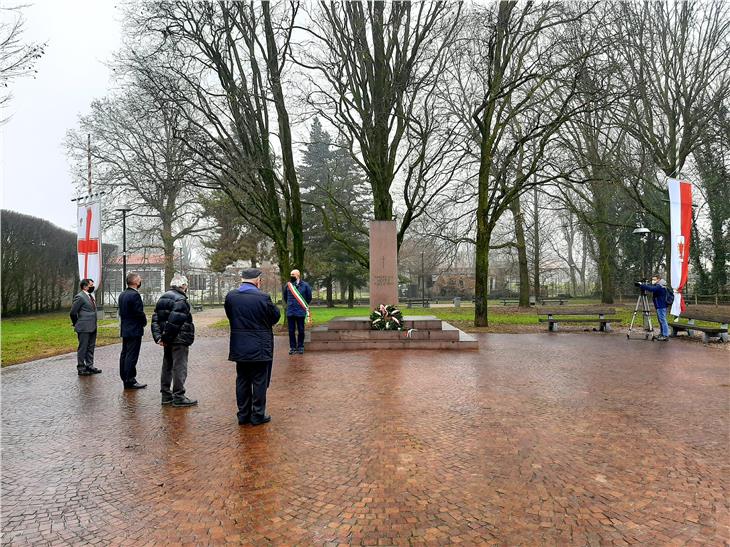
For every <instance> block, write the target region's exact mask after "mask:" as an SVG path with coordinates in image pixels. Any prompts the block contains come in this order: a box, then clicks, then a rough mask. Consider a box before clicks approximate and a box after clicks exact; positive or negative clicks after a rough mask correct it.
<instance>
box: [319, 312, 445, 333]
mask: <svg viewBox="0 0 730 547" xmlns="http://www.w3.org/2000/svg"><path fill="white" fill-rule="evenodd" d="M403 323H404V326H403V328H404V329H406V330H407V329H419V330H438V329H440V328H441V323H442V321H441V319H439V318H438V317H435V316H433V315H404V316H403ZM327 327H328V328H329V330H368V331H369V330H370V318H368V317H333V318H332V319H330V321H329V322H328V323H327Z"/></svg>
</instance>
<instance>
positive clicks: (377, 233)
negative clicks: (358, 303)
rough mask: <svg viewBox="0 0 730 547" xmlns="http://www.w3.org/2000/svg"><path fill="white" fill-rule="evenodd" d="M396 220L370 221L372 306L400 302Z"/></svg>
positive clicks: (372, 307)
mask: <svg viewBox="0 0 730 547" xmlns="http://www.w3.org/2000/svg"><path fill="white" fill-rule="evenodd" d="M396 238H397V232H396V225H395V220H373V221H371V222H370V308H371V309H374V308H376V307H377V306H379V305H380V304H385V305H388V304H393V305H397V304H398V245H397V239H396Z"/></svg>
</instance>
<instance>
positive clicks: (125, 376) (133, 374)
mask: <svg viewBox="0 0 730 547" xmlns="http://www.w3.org/2000/svg"><path fill="white" fill-rule="evenodd" d="M141 346H142V337H141V336H128V337H127V336H125V337H124V338H122V353H121V355H120V356H119V376H120V377H121V378H122V382H124V385H127V384H133V383H134V381H135V380H136V379H137V360H138V359H139V348H140V347H141Z"/></svg>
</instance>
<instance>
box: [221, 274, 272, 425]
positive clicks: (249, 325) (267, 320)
mask: <svg viewBox="0 0 730 547" xmlns="http://www.w3.org/2000/svg"><path fill="white" fill-rule="evenodd" d="M260 286H261V270H259V269H258V268H249V269H247V270H243V271H242V272H241V286H240V287H238V288H237V289H233V290H232V291H230V292H229V293H228V294H227V295H226V302H225V310H226V316H227V317H228V321H229V322H230V325H231V341H230V348H229V349H230V351H229V354H228V360H229V361H235V362H236V402H237V404H238V423H239V425H243V424H252V425H261V424H265V423H267V422H270V421H271V416H268V415H267V414H266V390H267V388H268V387H269V383H270V382H271V365H272V362H273V359H274V332H273V331H272V330H271V327H273V326H274V325H276V323H278V322H279V318H280V317H281V313H280V312H279V308H277V307H276V306H275V305H274V303H273V302H272V301H271V297H270V296H269V295H268V294H266V293H265V292H263V291H261V290H260V289H259V287H260Z"/></svg>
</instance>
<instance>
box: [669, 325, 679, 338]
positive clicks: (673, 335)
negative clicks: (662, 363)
mask: <svg viewBox="0 0 730 547" xmlns="http://www.w3.org/2000/svg"><path fill="white" fill-rule="evenodd" d="M671 329H672V332H670V333H669V337H670V338H676V337H677V334H678V332H679V331H678V330H677V327H671Z"/></svg>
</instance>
